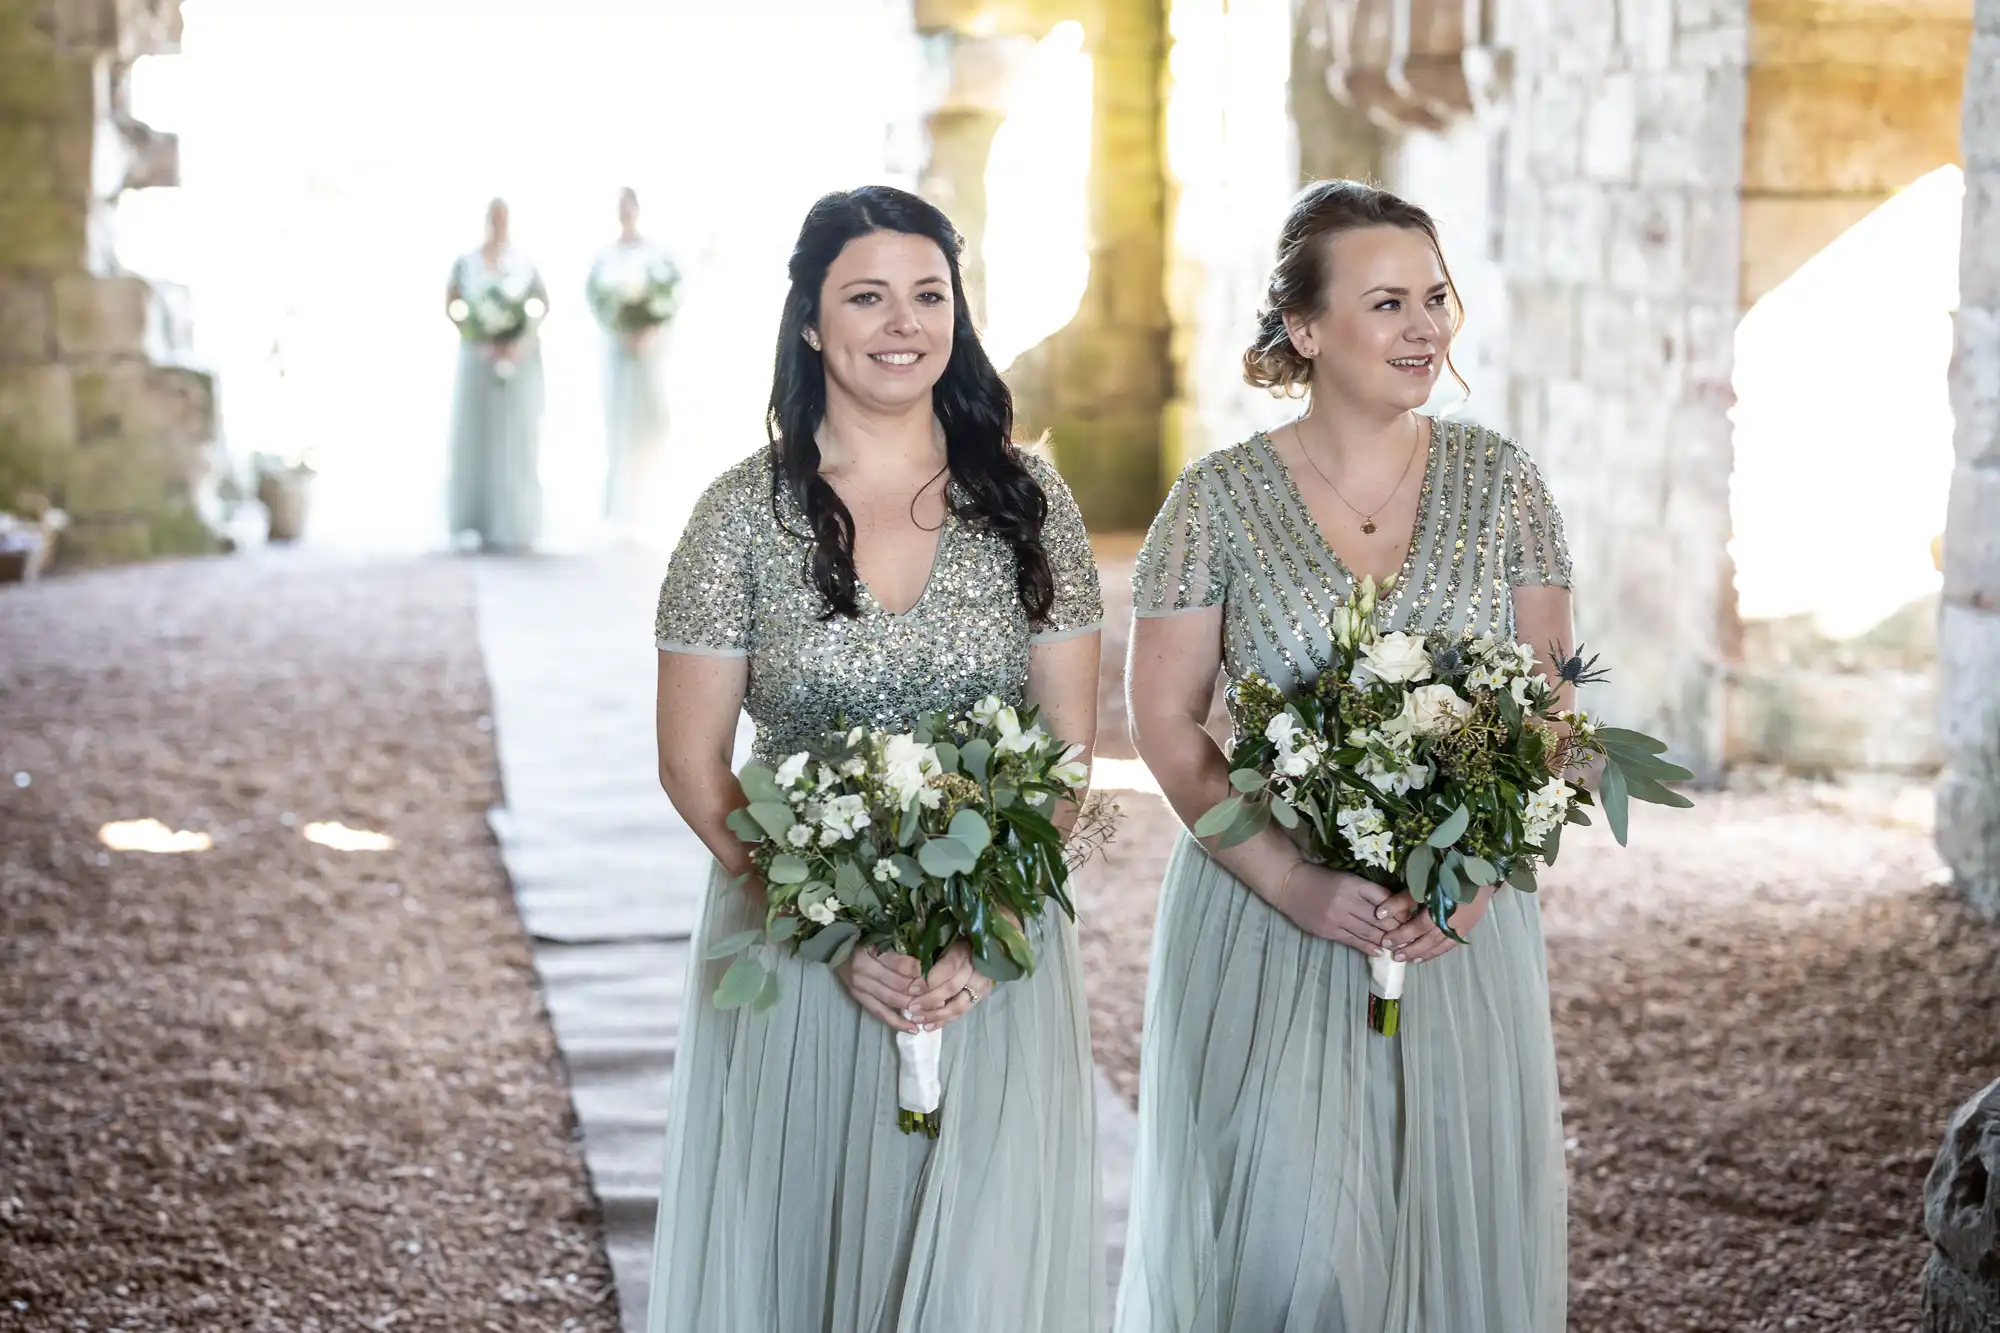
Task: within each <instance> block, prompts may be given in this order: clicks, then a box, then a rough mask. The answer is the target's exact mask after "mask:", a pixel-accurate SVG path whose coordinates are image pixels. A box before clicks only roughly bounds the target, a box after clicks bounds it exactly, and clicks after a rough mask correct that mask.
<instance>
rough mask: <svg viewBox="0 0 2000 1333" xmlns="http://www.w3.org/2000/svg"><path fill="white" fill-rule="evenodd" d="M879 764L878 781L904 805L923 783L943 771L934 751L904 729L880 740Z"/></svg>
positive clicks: (915, 796)
mask: <svg viewBox="0 0 2000 1333" xmlns="http://www.w3.org/2000/svg"><path fill="white" fill-rule="evenodd" d="M882 768H883V773H882V781H883V782H884V784H886V785H887V786H888V788H889V790H890V791H891V792H893V793H895V796H896V803H897V804H898V805H901V806H903V807H904V808H905V809H907V808H909V805H910V803H911V802H912V801H915V800H916V799H917V798H918V796H919V795H921V794H922V792H923V790H924V783H926V782H928V781H929V780H930V779H931V778H934V777H936V776H937V775H938V774H940V773H942V772H943V771H944V769H943V767H942V766H941V765H940V764H939V763H938V756H937V751H936V750H935V749H933V748H932V747H931V746H928V745H925V744H924V743H923V742H921V741H919V740H918V739H917V738H916V737H915V736H912V735H909V734H908V733H905V734H903V735H899V736H891V737H890V738H889V739H888V740H887V741H885V742H884V743H883V745H882Z"/></svg>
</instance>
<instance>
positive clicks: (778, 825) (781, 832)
mask: <svg viewBox="0 0 2000 1333" xmlns="http://www.w3.org/2000/svg"><path fill="white" fill-rule="evenodd" d="M750 818H752V819H754V820H756V821H757V826H758V827H759V828H761V829H763V830H764V832H765V833H767V834H769V835H770V837H771V841H773V842H777V841H779V840H781V839H782V838H783V837H784V836H785V835H786V834H787V833H790V832H791V831H792V825H794V824H796V823H798V822H799V820H798V816H797V815H794V814H793V813H792V807H790V806H789V805H786V804H785V803H784V802H783V801H753V802H751V804H750Z"/></svg>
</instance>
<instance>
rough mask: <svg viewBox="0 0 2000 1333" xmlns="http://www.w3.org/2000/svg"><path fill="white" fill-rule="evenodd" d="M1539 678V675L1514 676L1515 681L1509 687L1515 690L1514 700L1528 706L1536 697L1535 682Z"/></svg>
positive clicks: (1522, 705)
mask: <svg viewBox="0 0 2000 1333" xmlns="http://www.w3.org/2000/svg"><path fill="white" fill-rule="evenodd" d="M1539 679H1540V677H1538V676H1516V677H1514V683H1513V684H1512V685H1510V686H1508V688H1509V689H1510V690H1511V691H1512V692H1513V695H1514V702H1515V703H1517V704H1519V705H1521V707H1523V708H1526V707H1527V706H1528V704H1529V702H1530V701H1531V700H1532V699H1533V698H1534V689H1535V683H1536V681H1537V680H1539Z"/></svg>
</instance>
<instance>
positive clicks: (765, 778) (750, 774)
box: [736, 764, 785, 805]
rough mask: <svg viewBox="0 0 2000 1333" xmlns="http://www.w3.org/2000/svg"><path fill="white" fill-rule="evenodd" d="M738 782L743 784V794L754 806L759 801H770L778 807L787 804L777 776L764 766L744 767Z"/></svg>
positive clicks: (737, 776) (738, 775)
mask: <svg viewBox="0 0 2000 1333" xmlns="http://www.w3.org/2000/svg"><path fill="white" fill-rule="evenodd" d="M736 781H737V782H739V783H740V784H742V787H743V794H744V795H745V796H748V797H749V798H750V800H751V803H752V804H755V803H756V802H758V801H768V802H772V803H774V804H777V805H783V804H784V803H785V789H784V788H783V787H780V786H779V785H778V776H777V774H776V773H774V772H773V771H772V770H770V769H768V768H766V767H765V766H764V765H762V764H745V765H743V771H742V772H741V773H738V774H737V775H736Z"/></svg>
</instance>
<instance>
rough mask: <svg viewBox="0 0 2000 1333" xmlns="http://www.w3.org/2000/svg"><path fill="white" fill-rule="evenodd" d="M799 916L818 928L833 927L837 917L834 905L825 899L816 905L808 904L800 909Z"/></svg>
mask: <svg viewBox="0 0 2000 1333" xmlns="http://www.w3.org/2000/svg"><path fill="white" fill-rule="evenodd" d="M799 914H800V915H801V916H803V917H805V919H806V920H808V921H810V922H812V923H813V924H814V925H818V926H830V925H832V924H833V918H834V916H835V913H834V910H833V904H832V903H829V902H827V901H826V900H825V899H823V898H822V899H821V900H820V901H818V902H816V903H807V904H806V905H805V906H804V907H801V908H800V909H799Z"/></svg>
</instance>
